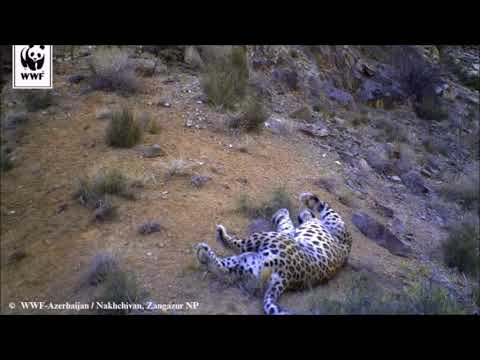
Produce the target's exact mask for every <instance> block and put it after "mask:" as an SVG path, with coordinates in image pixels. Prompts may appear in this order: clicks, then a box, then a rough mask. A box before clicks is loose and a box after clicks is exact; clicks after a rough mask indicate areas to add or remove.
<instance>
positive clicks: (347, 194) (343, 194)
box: [337, 187, 355, 207]
mask: <svg viewBox="0 0 480 360" xmlns="http://www.w3.org/2000/svg"><path fill="white" fill-rule="evenodd" d="M337 199H338V201H340V202H341V203H342V204H343V205H345V206H348V207H352V206H354V205H355V193H354V192H353V191H352V190H350V189H349V188H346V187H345V188H343V189H342V190H340V191H339V192H338V193H337Z"/></svg>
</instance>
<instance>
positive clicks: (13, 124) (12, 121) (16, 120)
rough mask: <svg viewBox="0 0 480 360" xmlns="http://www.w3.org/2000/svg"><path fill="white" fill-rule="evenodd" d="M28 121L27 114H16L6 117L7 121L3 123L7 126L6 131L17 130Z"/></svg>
mask: <svg viewBox="0 0 480 360" xmlns="http://www.w3.org/2000/svg"><path fill="white" fill-rule="evenodd" d="M27 120H28V117H27V113H26V112H14V113H9V114H8V115H7V116H6V117H5V121H4V122H3V123H4V124H5V125H4V127H5V129H15V128H17V126H19V125H21V124H23V123H25V122H26V121H27Z"/></svg>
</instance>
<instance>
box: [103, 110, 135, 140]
mask: <svg viewBox="0 0 480 360" xmlns="http://www.w3.org/2000/svg"><path fill="white" fill-rule="evenodd" d="M141 138H142V129H141V127H140V125H139V124H138V122H137V121H136V120H135V119H134V117H133V114H132V112H131V111H130V109H128V108H127V107H124V108H122V109H121V110H117V111H115V112H114V113H113V117H112V119H111V120H110V123H109V124H108V127H107V132H106V142H107V144H108V145H110V146H114V147H121V148H130V147H132V146H134V145H136V144H137V143H138V142H139V141H140V139H141Z"/></svg>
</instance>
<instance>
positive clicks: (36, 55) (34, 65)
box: [20, 45, 45, 71]
mask: <svg viewBox="0 0 480 360" xmlns="http://www.w3.org/2000/svg"><path fill="white" fill-rule="evenodd" d="M20 59H21V62H22V65H23V67H25V68H29V69H30V70H32V71H36V70H40V69H41V68H42V67H43V62H44V61H45V45H28V47H24V48H23V49H22V52H21V53H20Z"/></svg>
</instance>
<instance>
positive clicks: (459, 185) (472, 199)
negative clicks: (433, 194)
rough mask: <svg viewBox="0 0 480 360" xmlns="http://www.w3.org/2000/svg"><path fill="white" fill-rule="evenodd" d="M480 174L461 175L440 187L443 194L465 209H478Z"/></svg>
mask: <svg viewBox="0 0 480 360" xmlns="http://www.w3.org/2000/svg"><path fill="white" fill-rule="evenodd" d="M479 176H480V175H479V174H478V173H476V172H473V173H472V174H471V175H466V174H463V175H460V176H458V177H457V178H456V179H454V181H448V182H445V184H444V185H443V186H442V187H441V188H440V193H441V195H442V196H443V197H444V198H445V199H446V200H449V201H454V202H457V203H459V204H461V205H462V206H463V207H464V208H465V209H478V207H479V200H480V192H479V189H480V179H479Z"/></svg>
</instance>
